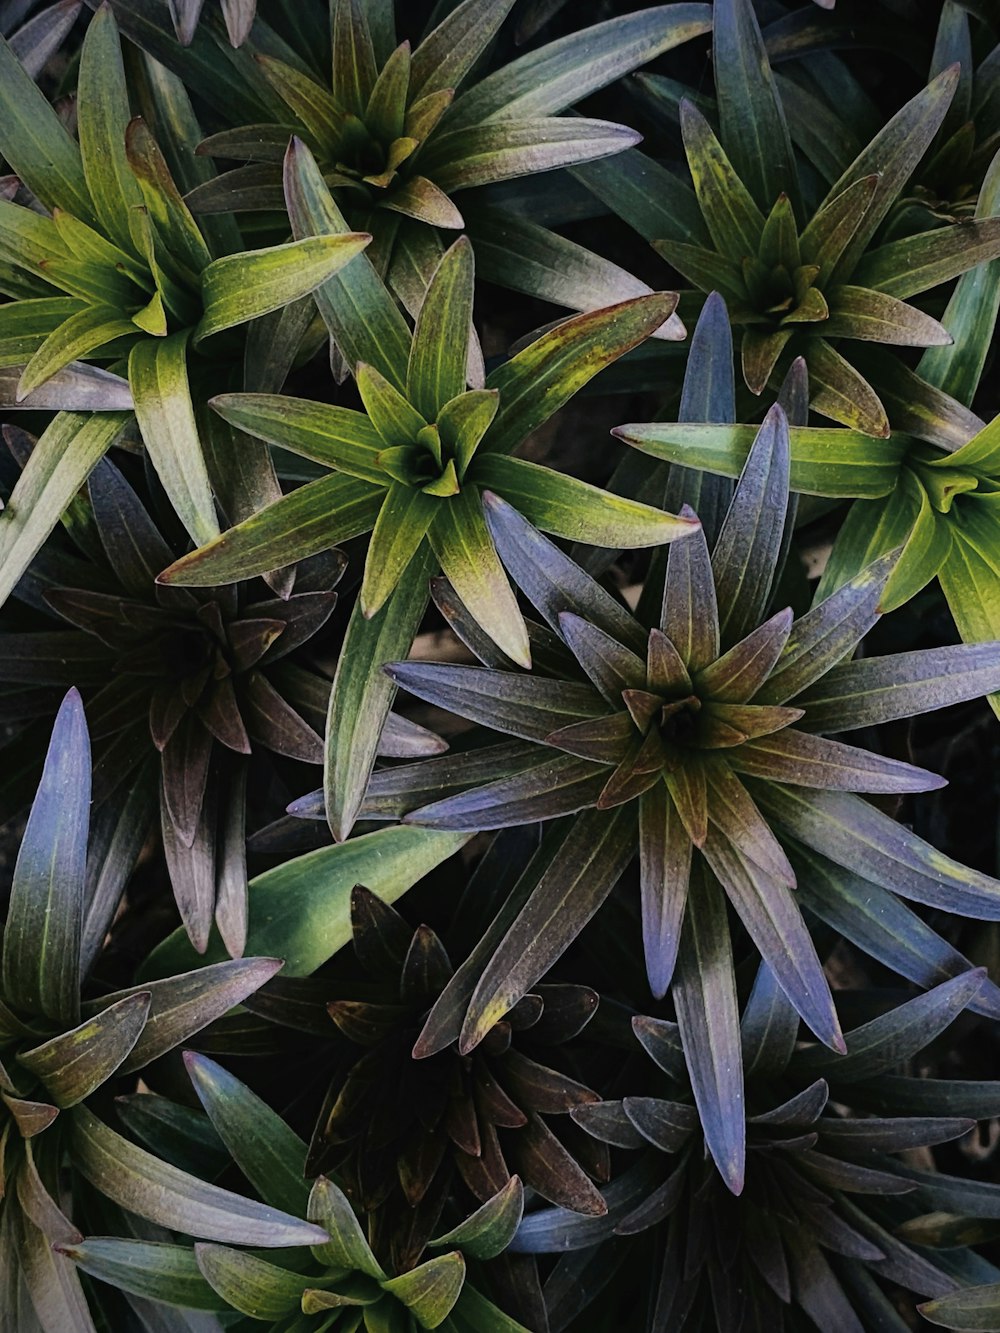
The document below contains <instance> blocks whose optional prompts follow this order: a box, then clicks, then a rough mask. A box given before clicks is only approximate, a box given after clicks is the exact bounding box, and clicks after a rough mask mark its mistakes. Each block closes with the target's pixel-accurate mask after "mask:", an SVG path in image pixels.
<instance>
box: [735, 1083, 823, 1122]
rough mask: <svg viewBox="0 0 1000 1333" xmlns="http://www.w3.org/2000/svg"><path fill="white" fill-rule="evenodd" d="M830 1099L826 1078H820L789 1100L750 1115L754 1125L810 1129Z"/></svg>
mask: <svg viewBox="0 0 1000 1333" xmlns="http://www.w3.org/2000/svg"><path fill="white" fill-rule="evenodd" d="M829 1100H830V1089H829V1088H828V1087H827V1085H826V1082H825V1080H824V1079H821V1078H818V1079H817V1080H816V1082H815V1083H810V1085H809V1087H808V1088H804V1089H803V1090H802V1092H799V1093H796V1095H795V1096H794V1097H789V1098H788V1100H787V1101H784V1102H782V1103H781V1105H780V1106H775V1107H774V1108H773V1109H772V1110H770V1111H765V1112H764V1113H763V1114H762V1115H754V1116H750V1123H751V1124H752V1125H783V1126H786V1127H789V1128H792V1129H809V1128H811V1127H812V1126H813V1125H815V1124H816V1121H817V1120H818V1119H819V1117H820V1116H821V1115H822V1114H823V1111H824V1110H825V1109H826V1104H827V1102H829Z"/></svg>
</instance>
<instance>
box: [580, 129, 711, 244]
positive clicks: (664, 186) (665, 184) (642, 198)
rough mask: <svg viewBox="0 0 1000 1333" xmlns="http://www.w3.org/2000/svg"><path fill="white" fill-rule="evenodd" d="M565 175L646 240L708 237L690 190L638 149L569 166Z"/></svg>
mask: <svg viewBox="0 0 1000 1333" xmlns="http://www.w3.org/2000/svg"><path fill="white" fill-rule="evenodd" d="M570 174H571V175H573V176H575V177H576V179H577V180H579V181H582V182H583V184H584V185H586V186H587V188H588V189H589V190H590V191H591V192H592V193H593V194H595V195H596V196H597V198H598V199H600V200H601V202H602V203H603V204H605V205H606V206H607V207H608V208H609V209H611V211H612V212H613V213H615V214H617V216H618V217H621V218H624V220H625V221H626V222H628V223H629V225H630V226H631V227H632V228H633V229H634V230H635V231H637V232H638V233H639V234H640V236H644V237H645V238H646V240H647V241H650V242H653V241H659V240H662V239H663V238H664V237H670V238H671V239H672V240H676V241H683V242H684V243H685V244H687V245H700V246H704V245H706V244H707V243H708V241H709V239H710V237H709V234H708V231H707V228H706V227H705V221H704V218H703V217H702V215H701V208H700V207H699V205H698V199H697V196H696V195H695V193H694V191H693V190H692V189H691V188H690V186H688V185H686V184H684V182H683V181H681V180H680V178H679V177H678V176H675V175H674V173H673V172H672V171H668V170H667V169H666V167H662V166H660V164H659V163H657V162H654V161H653V159H652V158H650V157H646V156H645V154H643V153H640V152H639V151H638V149H635V148H629V149H626V151H625V152H624V153H617V154H615V156H614V157H606V158H603V159H601V160H600V161H597V162H591V163H589V164H587V165H585V166H577V167H573V168H572V169H571V173H570Z"/></svg>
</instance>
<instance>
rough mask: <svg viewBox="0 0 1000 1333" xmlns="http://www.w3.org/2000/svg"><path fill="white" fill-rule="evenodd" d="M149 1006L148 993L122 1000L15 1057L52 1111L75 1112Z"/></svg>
mask: <svg viewBox="0 0 1000 1333" xmlns="http://www.w3.org/2000/svg"><path fill="white" fill-rule="evenodd" d="M149 1002H150V997H149V992H148V991H138V992H135V993H133V994H131V995H128V996H126V997H125V998H124V999H122V1000H118V1001H117V1002H116V1003H114V1004H112V1005H109V1006H108V1007H107V1008H106V1009H102V1010H101V1012H100V1013H98V1014H95V1015H94V1016H93V1017H92V1018H87V1019H85V1020H84V1021H83V1023H81V1024H80V1025H79V1026H78V1027H75V1028H73V1029H72V1030H71V1031H69V1032H63V1033H60V1034H59V1036H57V1037H52V1038H50V1039H49V1040H48V1041H47V1042H44V1043H43V1044H42V1045H40V1046H35V1047H33V1048H32V1049H31V1050H29V1051H22V1052H20V1053H19V1055H18V1057H17V1059H18V1063H19V1064H22V1065H24V1067H25V1068H26V1069H29V1070H30V1071H31V1073H32V1074H34V1076H35V1077H36V1078H37V1079H39V1080H40V1081H41V1084H42V1086H43V1087H44V1088H45V1091H46V1092H47V1093H48V1095H49V1096H50V1097H51V1098H52V1101H53V1103H54V1104H55V1105H56V1106H58V1107H59V1108H60V1109H65V1108H66V1107H67V1106H75V1105H76V1104H77V1102H82V1101H83V1099H84V1098H85V1097H89V1096H90V1094H91V1093H92V1092H95V1091H96V1090H97V1088H99V1087H100V1086H101V1084H102V1083H104V1082H106V1081H107V1080H108V1079H109V1078H110V1077H111V1075H112V1074H114V1072H115V1071H116V1070H117V1069H118V1068H119V1066H120V1065H121V1064H122V1062H123V1061H124V1060H125V1058H126V1056H127V1055H128V1054H129V1052H130V1051H131V1050H132V1048H133V1047H134V1046H135V1043H136V1040H137V1039H138V1037H139V1034H140V1032H141V1031H142V1027H143V1024H144V1023H145V1021H146V1015H147V1013H148V1012H149Z"/></svg>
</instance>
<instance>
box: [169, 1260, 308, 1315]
mask: <svg viewBox="0 0 1000 1333" xmlns="http://www.w3.org/2000/svg"><path fill="white" fill-rule="evenodd" d="M194 1256H195V1259H196V1261H197V1264H198V1268H199V1269H200V1270H201V1274H202V1276H203V1277H204V1279H205V1281H206V1282H207V1283H208V1284H209V1286H210V1287H211V1288H212V1290H213V1291H216V1292H218V1294H219V1295H220V1296H221V1297H222V1298H223V1300H224V1301H225V1302H226V1303H227V1305H229V1306H232V1307H233V1309H235V1310H239V1311H240V1313H241V1314H245V1315H249V1316H250V1318H251V1319H265V1320H268V1321H272V1322H273V1321H276V1320H283V1318H284V1317H285V1316H286V1315H291V1314H292V1313H293V1311H295V1310H297V1309H299V1306H300V1302H301V1300H302V1293H303V1292H304V1291H307V1290H308V1289H309V1287H310V1286H311V1285H312V1284H313V1282H314V1281H315V1279H314V1278H312V1277H307V1276H304V1275H303V1274H300V1273H291V1272H289V1271H288V1269H287V1268H279V1267H278V1265H277V1264H271V1263H268V1262H267V1260H266V1259H258V1258H257V1257H256V1256H255V1255H252V1254H244V1253H241V1251H239V1250H230V1249H228V1248H227V1247H226V1246H225V1245H205V1244H202V1245H196V1246H195V1247H194Z"/></svg>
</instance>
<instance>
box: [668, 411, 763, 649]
mask: <svg viewBox="0 0 1000 1333" xmlns="http://www.w3.org/2000/svg"><path fill="white" fill-rule="evenodd" d="M788 466H789V444H788V423H787V421H786V419H785V414H784V412H782V410H781V408H780V407H778V406H777V405H775V406H774V407H772V408H771V409H770V411H769V412H768V414H767V416H766V417H765V418H764V422H763V424H762V426H761V428H760V430H759V432H758V433H757V438H756V440H755V441H754V443H753V445H752V447H751V449H750V453H749V454H748V455H747V461H746V463H745V464H744V466H743V471H742V472H741V473H740V479H739V481H738V482H737V483H736V491H735V494H734V495H733V502H732V504H731V505H730V507H729V512H728V513H727V515H726V518H725V521H724V522H723V525H722V531H721V532H720V534H719V540H718V542H717V543H716V546H715V550H714V551H713V552H712V572H713V575H714V577H715V586H716V594H717V597H718V605H719V634H720V639H721V642H722V644H723V646H731V645H732V644H734V643H736V642H738V640H740V639H742V638H743V637H744V636H745V635H746V634H748V633H749V632H750V631H751V630H753V629H755V628H756V627H757V626H758V625H759V624H760V620H761V616H762V615H763V613H764V611H765V609H766V607H767V603H768V601H769V599H770V593H771V582H772V579H773V577H774V570H775V567H776V562H777V558H778V552H779V550H780V549H781V537H782V529H783V527H784V515H785V510H786V508H787V506H788ZM663 628H664V630H665V632H666V633H667V634H670V630H669V629H668V628H667V626H666V625H664V626H663ZM670 637H671V638H674V636H673V635H672V634H671V635H670ZM674 642H675V643H676V639H675V638H674Z"/></svg>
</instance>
